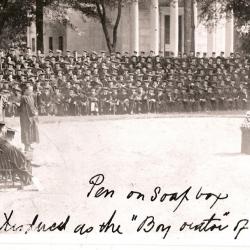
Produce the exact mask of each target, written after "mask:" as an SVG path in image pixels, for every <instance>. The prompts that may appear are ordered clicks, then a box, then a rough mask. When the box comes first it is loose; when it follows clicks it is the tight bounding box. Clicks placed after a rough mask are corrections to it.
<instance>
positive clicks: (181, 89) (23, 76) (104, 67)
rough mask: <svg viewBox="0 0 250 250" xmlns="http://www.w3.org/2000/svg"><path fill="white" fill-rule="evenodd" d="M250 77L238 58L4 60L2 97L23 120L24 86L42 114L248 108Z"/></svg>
mask: <svg viewBox="0 0 250 250" xmlns="http://www.w3.org/2000/svg"><path fill="white" fill-rule="evenodd" d="M249 75H250V59H249V57H248V56H246V55H240V54H238V53H231V55H230V57H225V56H224V53H223V52H221V53H220V54H219V55H217V54H216V53H213V54H212V56H211V57H210V56H207V54H206V53H203V54H200V53H199V52H197V53H194V52H190V53H189V54H185V53H182V54H179V55H178V57H173V56H165V55H164V54H163V52H159V54H158V55H155V54H154V52H153V51H150V52H149V53H145V52H143V51H142V52H140V53H138V52H136V51H135V52H134V53H133V54H132V55H131V54H129V53H127V52H125V53H120V52H116V53H111V54H109V53H107V52H105V51H101V52H99V53H97V52H95V51H91V52H89V51H82V52H81V54H79V53H77V52H75V51H74V52H71V51H67V52H66V53H65V54H63V53H62V51H59V50H58V51H55V52H53V51H50V52H49V54H48V55H43V54H42V53H41V52H40V51H38V52H37V53H36V54H35V55H34V54H32V53H31V50H30V48H27V49H25V50H22V51H21V50H18V49H16V48H10V49H9V50H8V51H1V54H0V96H2V97H1V98H2V99H4V100H5V101H4V109H5V115H6V116H10V117H12V116H18V113H19V106H20V98H21V95H22V90H23V87H24V86H25V88H27V86H29V87H30V88H32V89H33V95H34V97H35V100H36V105H37V108H38V111H39V115H41V116H42V115H44V116H45V115H57V116H77V115H79V116H80V115H97V114H137V113H165V112H198V111H217V110H245V109H247V106H248V90H249V89H250V88H249V86H250V82H249Z"/></svg>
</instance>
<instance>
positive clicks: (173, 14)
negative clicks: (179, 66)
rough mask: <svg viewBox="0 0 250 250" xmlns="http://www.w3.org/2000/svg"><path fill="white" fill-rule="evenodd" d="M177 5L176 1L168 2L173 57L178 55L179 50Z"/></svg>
mask: <svg viewBox="0 0 250 250" xmlns="http://www.w3.org/2000/svg"><path fill="white" fill-rule="evenodd" d="M178 45H179V4H178V0H171V2H170V46H171V49H170V50H171V52H173V53H174V56H177V55H178V48H179V46H178Z"/></svg>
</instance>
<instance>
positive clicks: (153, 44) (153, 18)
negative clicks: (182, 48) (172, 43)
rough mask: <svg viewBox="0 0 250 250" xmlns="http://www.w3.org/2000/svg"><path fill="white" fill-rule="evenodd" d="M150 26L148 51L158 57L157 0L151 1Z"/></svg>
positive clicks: (158, 27)
mask: <svg viewBox="0 0 250 250" xmlns="http://www.w3.org/2000/svg"><path fill="white" fill-rule="evenodd" d="M150 26H151V32H150V39H151V40H150V49H151V50H153V51H155V55H158V52H159V43H160V26H159V0H151V4H150Z"/></svg>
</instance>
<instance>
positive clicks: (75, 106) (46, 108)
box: [4, 83, 248, 116]
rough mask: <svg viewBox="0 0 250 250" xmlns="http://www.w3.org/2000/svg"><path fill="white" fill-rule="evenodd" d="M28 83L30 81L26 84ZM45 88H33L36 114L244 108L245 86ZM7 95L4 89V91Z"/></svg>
mask: <svg viewBox="0 0 250 250" xmlns="http://www.w3.org/2000/svg"><path fill="white" fill-rule="evenodd" d="M26 84H31V83H26ZM68 87H69V88H66V89H65V88H63V89H60V88H58V87H55V88H44V89H40V90H39V91H38V90H37V89H35V90H34V95H35V100H36V105H37V108H38V110H39V115H58V116H66V115H70V116H76V115H90V114H104V115H105V114H137V113H150V112H151V113H165V112H198V111H217V110H219V111H225V110H246V109H247V108H248V94H247V90H246V89H245V88H242V89H241V88H236V87H232V86H225V87H217V88H213V87H208V89H203V88H200V87H199V88H198V87H191V88H189V89H187V88H186V87H182V88H178V87H173V88H167V87H165V88H163V87H162V85H160V86H159V87H158V86H157V87H156V88H153V87H145V86H144V85H142V86H139V87H135V86H131V87H130V88H126V87H121V88H117V87H114V88H112V89H110V88H107V87H102V86H100V85H97V86H95V87H90V88H89V89H84V90H82V89H75V88H71V86H68ZM15 91H16V92H17V95H16V97H15V99H11V98H8V95H7V98H6V99H5V100H6V104H5V115H6V116H18V112H19V109H18V107H19V100H20V96H21V94H20V91H17V90H15ZM4 94H5V96H6V91H4Z"/></svg>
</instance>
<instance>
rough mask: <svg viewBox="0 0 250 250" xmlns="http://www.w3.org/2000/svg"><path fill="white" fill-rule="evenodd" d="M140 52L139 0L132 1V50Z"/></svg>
mask: <svg viewBox="0 0 250 250" xmlns="http://www.w3.org/2000/svg"><path fill="white" fill-rule="evenodd" d="M133 51H137V52H138V53H139V4H138V0H133V1H132V3H131V52H133Z"/></svg>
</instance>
